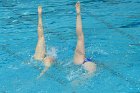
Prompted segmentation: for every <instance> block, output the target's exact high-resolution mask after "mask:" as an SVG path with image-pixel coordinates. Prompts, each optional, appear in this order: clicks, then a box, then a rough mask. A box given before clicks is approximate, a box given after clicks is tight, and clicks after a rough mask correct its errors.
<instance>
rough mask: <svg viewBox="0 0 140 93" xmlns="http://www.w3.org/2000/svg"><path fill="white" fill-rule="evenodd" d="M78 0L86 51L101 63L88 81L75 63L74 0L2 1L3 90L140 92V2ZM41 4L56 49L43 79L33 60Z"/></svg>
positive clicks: (21, 92)
mask: <svg viewBox="0 0 140 93" xmlns="http://www.w3.org/2000/svg"><path fill="white" fill-rule="evenodd" d="M80 1H81V12H82V21H83V31H84V35H85V48H86V55H87V56H88V57H92V58H93V59H94V60H95V61H96V64H97V71H96V73H95V75H94V77H92V78H89V79H87V80H85V79H82V78H81V74H82V69H81V67H80V66H75V65H74V64H73V54H74V49H75V45H76V33H75V21H76V20H75V18H76V17H75V16H76V14H75V7H74V6H75V3H76V0H61V1H60V0H41V1H39V0H36V1H35V0H0V15H1V16H0V93H140V74H139V73H140V32H139V31H140V1H139V0H80ZM38 5H42V6H43V25H44V34H45V39H46V44H47V50H50V49H51V48H52V47H55V48H56V49H57V61H55V64H54V65H53V66H52V67H51V68H50V69H49V70H48V72H47V73H46V74H45V75H44V76H43V77H42V78H40V79H36V77H37V76H38V75H39V73H40V70H41V69H42V68H43V67H42V65H38V64H36V63H35V62H34V60H32V56H33V54H34V50H35V47H36V43H37V18H38V15H37V7H38ZM74 82H78V84H77V85H75V83H74Z"/></svg>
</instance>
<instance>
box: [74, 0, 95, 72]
mask: <svg viewBox="0 0 140 93" xmlns="http://www.w3.org/2000/svg"><path fill="white" fill-rule="evenodd" d="M75 7H76V14H77V18H76V33H77V39H78V40H77V46H76V49H75V55H74V63H75V64H77V65H80V64H81V65H82V66H83V68H84V69H85V70H86V71H88V74H92V73H94V72H95V71H96V64H95V63H93V62H92V61H91V59H88V58H86V57H85V48H84V35H83V32H82V20H81V14H80V2H79V1H78V2H77V3H76V5H75Z"/></svg>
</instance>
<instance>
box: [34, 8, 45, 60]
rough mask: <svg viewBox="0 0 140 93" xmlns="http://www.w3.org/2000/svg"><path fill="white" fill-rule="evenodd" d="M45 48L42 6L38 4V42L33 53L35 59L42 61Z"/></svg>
mask: <svg viewBox="0 0 140 93" xmlns="http://www.w3.org/2000/svg"><path fill="white" fill-rule="evenodd" d="M45 53H46V48H45V38H44V33H43V25H42V7H41V6H38V42H37V46H36V50H35V54H34V59H35V60H40V61H42V60H43V59H44V57H45Z"/></svg>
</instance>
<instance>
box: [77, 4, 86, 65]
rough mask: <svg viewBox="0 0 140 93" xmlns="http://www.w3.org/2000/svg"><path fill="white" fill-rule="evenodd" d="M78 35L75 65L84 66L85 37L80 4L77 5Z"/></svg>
mask: <svg viewBox="0 0 140 93" xmlns="http://www.w3.org/2000/svg"><path fill="white" fill-rule="evenodd" d="M75 7H76V13H77V18H76V33H77V38H78V40H77V45H76V49H75V55H74V63H75V64H82V63H83V61H84V59H85V48H84V35H83V32H82V20H81V15H80V2H77V3H76V6H75Z"/></svg>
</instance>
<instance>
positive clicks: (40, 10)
mask: <svg viewBox="0 0 140 93" xmlns="http://www.w3.org/2000/svg"><path fill="white" fill-rule="evenodd" d="M38 14H42V6H38Z"/></svg>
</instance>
